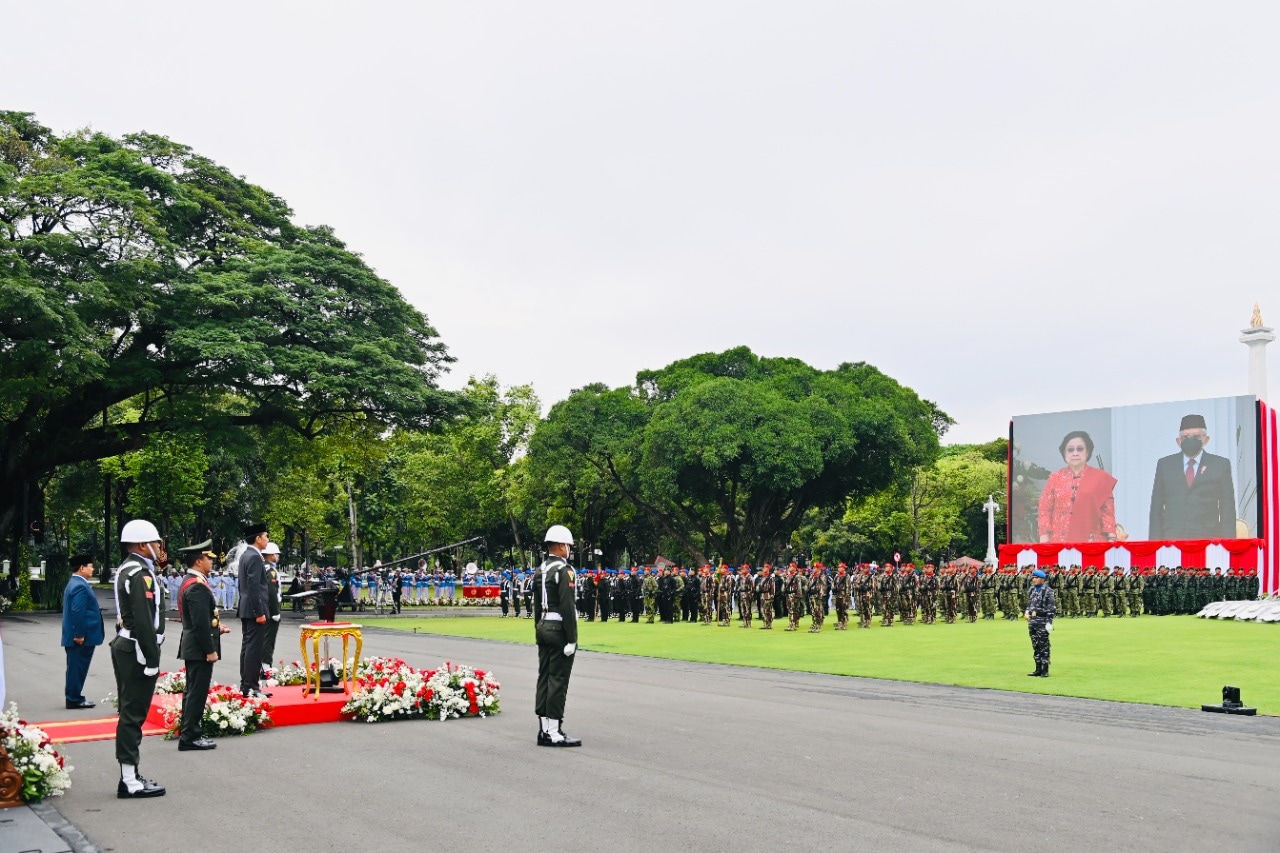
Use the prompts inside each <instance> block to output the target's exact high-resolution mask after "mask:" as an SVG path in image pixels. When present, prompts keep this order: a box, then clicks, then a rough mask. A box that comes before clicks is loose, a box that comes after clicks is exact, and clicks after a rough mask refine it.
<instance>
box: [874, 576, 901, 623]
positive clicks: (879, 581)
mask: <svg viewBox="0 0 1280 853" xmlns="http://www.w3.org/2000/svg"><path fill="white" fill-rule="evenodd" d="M876 592H877V593H878V594H879V596H880V627H881V628H892V627H893V615H894V613H896V612H897V608H898V579H897V578H896V577H894V574H893V566H885V567H884V574H883V575H881V576H879V577H878V578H876Z"/></svg>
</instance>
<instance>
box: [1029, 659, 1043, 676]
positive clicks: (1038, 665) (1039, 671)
mask: <svg viewBox="0 0 1280 853" xmlns="http://www.w3.org/2000/svg"><path fill="white" fill-rule="evenodd" d="M1042 675H1044V664H1042V663H1040V662H1039V661H1036V671H1035V672H1028V673H1027V676H1028V677H1029V678H1039V677H1040V676H1042Z"/></svg>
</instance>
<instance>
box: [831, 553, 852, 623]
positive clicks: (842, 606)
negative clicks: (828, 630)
mask: <svg viewBox="0 0 1280 853" xmlns="http://www.w3.org/2000/svg"><path fill="white" fill-rule="evenodd" d="M850 581H851V578H850V577H849V574H848V573H847V572H846V571H845V565H844V563H841V564H840V566H839V567H838V568H837V569H836V576H835V577H834V578H833V579H832V581H831V600H832V601H833V602H834V603H835V606H836V630H837V631H847V630H849V593H850V591H851V590H852V588H853V584H852V583H851V582H850Z"/></svg>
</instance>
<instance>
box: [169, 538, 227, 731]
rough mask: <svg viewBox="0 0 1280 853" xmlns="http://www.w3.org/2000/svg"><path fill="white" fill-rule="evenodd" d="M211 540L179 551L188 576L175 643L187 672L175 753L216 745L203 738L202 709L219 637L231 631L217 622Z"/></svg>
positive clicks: (180, 597)
mask: <svg viewBox="0 0 1280 853" xmlns="http://www.w3.org/2000/svg"><path fill="white" fill-rule="evenodd" d="M212 545H213V540H212V539H210V540H208V541H205V542H201V543H200V544H199V545H192V546H190V547H188V548H179V549H178V550H179V551H180V552H181V553H182V554H183V555H184V557H185V562H186V564H187V574H186V575H185V576H184V577H183V579H182V586H181V587H180V588H179V589H178V617H179V618H180V619H181V621H182V637H181V639H180V640H179V641H178V657H179V658H181V659H182V662H183V664H184V665H185V666H186V669H187V687H186V690H184V691H183V694H182V722H181V724H180V727H179V732H180V734H179V735H178V750H179V751H180V752H186V751H187V750H191V749H215V748H217V746H218V745H217V744H216V743H214V742H213V741H212V740H210V739H209V738H207V737H205V736H204V733H203V730H202V728H203V726H202V722H203V720H204V706H205V702H206V701H207V700H208V698H209V684H210V683H211V682H212V681H213V664H214V662H215V661H217V660H218V658H219V657H220V656H221V655H222V635H223V634H229V633H230V632H231V629H230V628H227V627H226V626H225V625H222V624H221V622H220V621H219V619H218V607H217V603H216V602H215V601H214V597H213V588H212V587H210V586H209V580H208V578H209V572H211V571H213V561H214V559H215V558H216V557H217V555H216V554H214V553H213V551H211V550H209V549H210V547H211V546H212Z"/></svg>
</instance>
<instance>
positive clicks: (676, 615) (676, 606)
mask: <svg viewBox="0 0 1280 853" xmlns="http://www.w3.org/2000/svg"><path fill="white" fill-rule="evenodd" d="M680 571H681V572H683V571H684V570H683V569H681V570H680ZM671 580H672V581H674V582H675V587H674V588H673V591H672V593H671V621H672V622H679V621H680V607H681V605H682V604H683V603H684V578H683V577H682V576H681V574H680V573H679V572H677V573H675V574H672V575H671Z"/></svg>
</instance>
